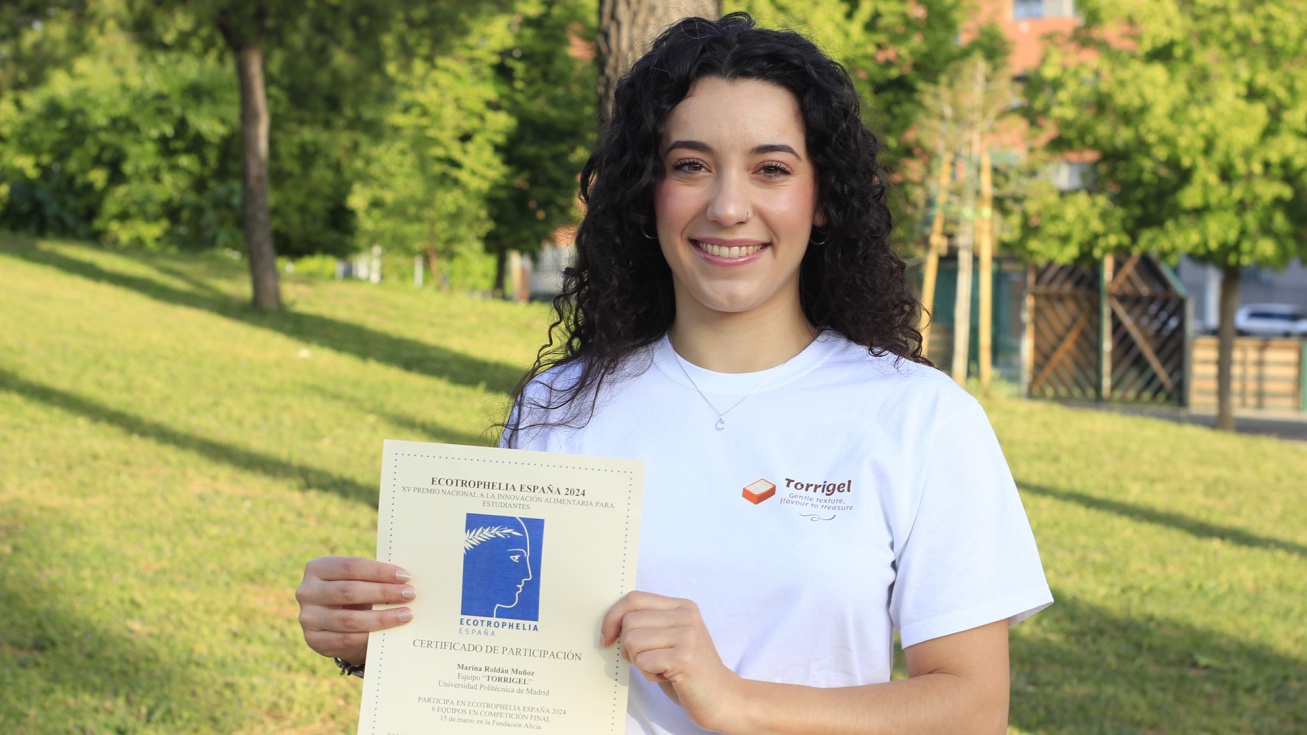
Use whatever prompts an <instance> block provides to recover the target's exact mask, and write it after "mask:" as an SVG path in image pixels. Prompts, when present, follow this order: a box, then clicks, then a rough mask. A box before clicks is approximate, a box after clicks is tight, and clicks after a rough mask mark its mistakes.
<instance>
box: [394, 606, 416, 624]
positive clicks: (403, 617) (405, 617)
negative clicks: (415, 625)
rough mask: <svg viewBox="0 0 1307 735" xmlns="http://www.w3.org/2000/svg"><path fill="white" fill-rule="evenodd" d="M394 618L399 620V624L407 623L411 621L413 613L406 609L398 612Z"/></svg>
mask: <svg viewBox="0 0 1307 735" xmlns="http://www.w3.org/2000/svg"><path fill="white" fill-rule="evenodd" d="M395 617H397V618H399V622H401V623H407V622H408V621H410V620H412V619H413V611H412V610H408V609H405V610H400V611H399V614H398V615H396V616H395Z"/></svg>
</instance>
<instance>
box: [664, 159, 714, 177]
mask: <svg viewBox="0 0 1307 735" xmlns="http://www.w3.org/2000/svg"><path fill="white" fill-rule="evenodd" d="M707 168H708V167H707V166H705V165H703V161H696V160H694V159H693V158H687V159H685V160H683V161H677V162H676V163H673V164H672V170H673V171H683V172H685V173H690V174H697V173H701V172H703V171H706V170H707Z"/></svg>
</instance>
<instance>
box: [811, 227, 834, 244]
mask: <svg viewBox="0 0 1307 735" xmlns="http://www.w3.org/2000/svg"><path fill="white" fill-rule="evenodd" d="M812 230H813V232H818V231H820V230H821V228H819V227H814V228H812ZM822 234H824V235H825V237H823V238H822V239H820V240H818V239H816V238H814V237H812V236H811V235H809V236H808V244H809V245H816V246H817V247H821V246H822V245H825V244H826V243H828V242H830V233H829V232H823V233H822Z"/></svg>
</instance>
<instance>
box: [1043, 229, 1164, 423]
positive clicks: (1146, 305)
mask: <svg viewBox="0 0 1307 735" xmlns="http://www.w3.org/2000/svg"><path fill="white" fill-rule="evenodd" d="M1028 279H1029V284H1030V287H1029V289H1028V290H1027V297H1026V298H1027V313H1028V315H1029V316H1028V319H1027V323H1026V340H1025V350H1026V359H1025V360H1024V361H1023V362H1024V364H1025V366H1026V372H1025V377H1024V380H1023V384H1024V388H1025V393H1026V395H1029V396H1032V397H1038V398H1059V399H1066V398H1070V399H1082V400H1083V399H1097V400H1124V401H1144V402H1153V403H1183V402H1184V400H1185V396H1186V385H1185V378H1186V376H1187V374H1188V366H1187V365H1186V362H1187V360H1188V358H1189V351H1188V350H1187V349H1186V339H1185V335H1186V333H1187V324H1186V323H1187V322H1188V319H1189V317H1188V309H1187V308H1186V301H1187V294H1186V293H1185V292H1184V288H1183V287H1182V286H1180V284H1179V282H1178V281H1177V280H1176V278H1175V276H1174V274H1172V273H1171V271H1170V269H1169V268H1167V267H1166V266H1165V265H1163V264H1162V263H1160V262H1158V261H1156V260H1154V259H1153V258H1150V257H1148V256H1142V255H1131V256H1127V257H1124V258H1122V259H1121V260H1120V261H1119V262H1118V261H1117V259H1115V258H1113V257H1112V256H1110V255H1109V256H1108V257H1107V258H1105V259H1104V261H1103V263H1101V264H1100V265H1099V266H1097V267H1084V266H1075V265H1056V264H1048V265H1044V266H1042V267H1041V266H1034V265H1031V266H1030V269H1029V275H1028Z"/></svg>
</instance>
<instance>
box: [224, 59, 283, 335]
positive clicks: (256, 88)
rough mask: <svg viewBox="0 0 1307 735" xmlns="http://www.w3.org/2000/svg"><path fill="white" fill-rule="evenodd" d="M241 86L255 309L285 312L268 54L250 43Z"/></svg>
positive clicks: (239, 65) (239, 67) (245, 220)
mask: <svg viewBox="0 0 1307 735" xmlns="http://www.w3.org/2000/svg"><path fill="white" fill-rule="evenodd" d="M235 51H236V74H237V76H238V77H240V86H241V222H242V225H243V227H244V231H245V249H246V251H247V253H248V255H249V260H250V277H251V281H252V283H253V286H254V301H253V303H254V308H256V309H261V310H263V311H279V310H280V309H281V286H280V284H279V283H278V279H277V251H276V248H275V247H274V245H273V243H272V217H271V215H270V214H269V212H268V190H269V186H268V95H267V92H266V90H265V89H264V86H263V50H262V49H260V48H259V47H258V46H257V45H255V44H252V43H246V44H244V45H242V46H241V47H240V48H239V49H236V50H235Z"/></svg>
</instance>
